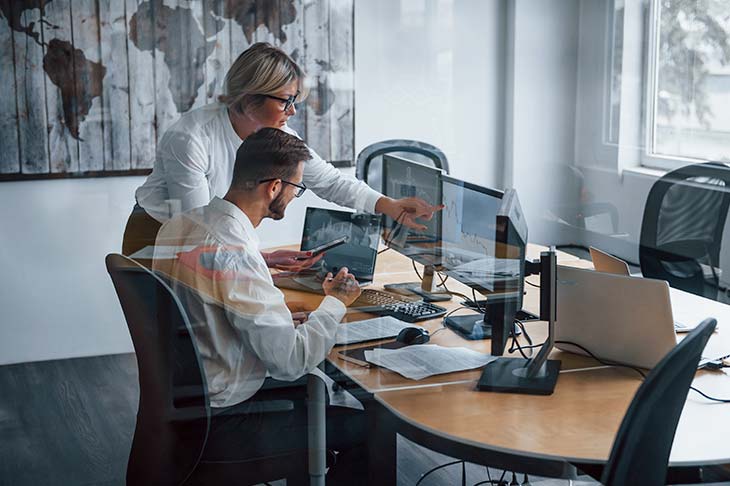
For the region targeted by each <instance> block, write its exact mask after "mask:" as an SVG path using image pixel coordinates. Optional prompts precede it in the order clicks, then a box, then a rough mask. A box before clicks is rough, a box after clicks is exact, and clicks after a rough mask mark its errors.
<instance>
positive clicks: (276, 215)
mask: <svg viewBox="0 0 730 486" xmlns="http://www.w3.org/2000/svg"><path fill="white" fill-rule="evenodd" d="M282 196H283V191H282V192H281V193H279V194H278V195H277V196H276V197H275V198H274V200H273V201H271V203H270V204H269V217H270V218H271V219H274V220H277V221H278V220H280V219H282V218H283V217H284V212H285V211H286V203H285V202H284V198H283V197H282Z"/></svg>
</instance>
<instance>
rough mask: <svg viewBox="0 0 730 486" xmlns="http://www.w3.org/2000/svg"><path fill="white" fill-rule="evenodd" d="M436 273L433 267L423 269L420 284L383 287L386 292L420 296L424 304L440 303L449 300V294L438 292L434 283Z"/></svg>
mask: <svg viewBox="0 0 730 486" xmlns="http://www.w3.org/2000/svg"><path fill="white" fill-rule="evenodd" d="M435 274H436V271H435V269H434V267H433V265H425V266H424V267H423V280H421V281H420V282H405V283H397V284H387V285H385V289H386V290H392V291H395V292H399V291H405V292H410V293H413V294H417V295H420V296H421V297H423V300H425V301H426V302H441V301H446V300H451V294H449V293H448V292H447V291H446V290H440V289H439V288H438V286H437V284H436V282H435V278H434V276H435Z"/></svg>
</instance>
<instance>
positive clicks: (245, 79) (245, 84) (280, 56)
mask: <svg viewBox="0 0 730 486" xmlns="http://www.w3.org/2000/svg"><path fill="white" fill-rule="evenodd" d="M305 78H306V74H304V71H303V70H302V68H300V67H299V65H298V64H297V63H296V62H294V60H293V59H292V58H291V57H289V55H288V54H286V53H285V52H284V51H282V50H281V49H279V48H278V47H274V46H272V45H271V44H269V43H267V42H257V43H255V44H252V45H251V47H249V48H248V49H246V50H245V51H243V52H242V53H241V55H239V56H238V58H237V59H236V60H235V61H234V62H233V65H232V66H231V68H230V69H229V70H228V73H226V79H225V83H224V86H223V94H222V95H220V96H219V97H218V101H220V102H221V103H224V104H225V105H226V106H228V108H229V109H230V110H231V111H233V112H235V113H243V112H244V110H245V109H246V107H247V106H249V105H256V104H260V103H263V101H264V100H263V96H262V95H273V94H275V93H276V92H277V91H278V90H280V89H281V88H283V87H284V86H286V85H287V84H289V83H291V82H292V81H296V82H297V85H298V89H299V91H300V94H299V97H298V98H297V101H301V100H304V99H305V98H306V97H307V94H308V89H307V87H306V83H305V82H304V81H305Z"/></svg>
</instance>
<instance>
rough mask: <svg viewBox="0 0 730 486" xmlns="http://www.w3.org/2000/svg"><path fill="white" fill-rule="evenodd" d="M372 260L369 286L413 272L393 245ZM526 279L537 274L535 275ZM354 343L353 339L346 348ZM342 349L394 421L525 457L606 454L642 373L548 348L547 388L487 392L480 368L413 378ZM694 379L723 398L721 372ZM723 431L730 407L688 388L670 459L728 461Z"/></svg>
mask: <svg viewBox="0 0 730 486" xmlns="http://www.w3.org/2000/svg"><path fill="white" fill-rule="evenodd" d="M539 251H540V248H539V247H535V246H531V247H530V249H529V252H528V253H529V254H530V255H529V257H530V258H534V257H536V256H537V254H539ZM378 260H379V261H378V268H377V269H376V279H375V282H374V284H373V287H374V288H380V287H381V286H382V285H383V284H385V283H390V282H399V281H408V280H414V279H415V277H416V276H415V274H414V272H413V270H412V269H411V268H410V267H411V263H410V261H409V260H407V259H405V258H404V257H402V256H400V255H398V254H397V253H394V252H386V253H384V254H383V255H381V256H380V257H379V259H378ZM558 262H559V263H560V264H565V265H572V266H580V267H587V268H591V267H592V266H591V264H590V262H587V261H584V260H579V259H578V258H576V257H573V256H571V255H566V254H560V255H559V257H558ZM531 279H535V280H534V281H535V282H537V277H531ZM449 284H450V285H449V288H450V289H452V290H455V291H460V292H464V291H465V287H463V286H461V285H460V284H458V282H454V281H453V280H449ZM526 290H527V295H526V296H525V305H524V307H525V308H526V309H527V310H530V311H532V312H537V311H538V308H539V300H538V299H539V290H538V289H535V288H533V287H531V286H529V285H528V286H526ZM459 301H460V299H458V298H454V300H452V301H451V302H447V303H439V304H440V305H444V306H445V307H447V308H454V307H457V306H458V302H459ZM696 303H697V304H698V305H700V306H701V305H702V304H703V303H704V304H706V306H707V307H708V308H710V307H714V306H713V305H712V304H714V302H705V299H702V298H699V297H698V298H697V299H696ZM728 310H730V307H728ZM696 311H698V312H699V311H700V309H696ZM700 313H701V312H700ZM729 314H730V313H726V315H729ZM358 317H359V318H362V316H358V315H356V314H352V315H348V316H347V319H348V320H354V319H356V318H358ZM422 324H423V325H424V327H427V328H428V329H429V330H430V331H431V332H432V333H433V331H435V330H436V329H438V328H440V327H441V319H440V318H439V319H434V320H432V321H427V322H425V323H422ZM718 324H719V326H718V327H719V331H718V332H717V333H715V334H714V335H713V337H712V338H711V343H712V345H713V346H714V347H719V348H722V349H730V320H728V319H726V318H720V319H718ZM527 329H528V332H529V334H530V336H531V337H532V338H533V341H534V342H536V343H539V342H542V341H543V340H544V339H545V337H546V332H547V325H546V323H545V322H531V323H527ZM431 343H434V344H440V345H443V346H463V347H468V348H470V349H474V350H476V351H480V352H484V353H488V352H489V350H490V342H489V341H488V340H483V341H468V340H465V339H462V338H461V337H459V336H458V335H456V334H455V333H453V332H452V331H450V330H448V329H447V330H443V331H440V332H439V333H438V334H436V335H435V336H434V337H433V338H432V340H431ZM523 344H525V343H524V341H523ZM353 347H357V346H350V348H353ZM343 348H345V347H344V346H342V347H337V348H335V349H334V350H333V351H332V352H331V353H330V355H329V358H328V359H329V361H330V362H331V363H332V364H333V365H334V366H336V367H337V368H338V369H340V370H341V371H343V372H344V373H345V374H347V375H348V376H349V377H350V378H352V379H353V381H355V382H356V383H358V384H359V385H360V386H361V387H363V388H364V389H365V390H367V391H369V392H371V393H374V394H375V397H376V399H377V400H378V401H379V402H380V403H382V404H383V405H384V406H385V407H386V408H387V409H388V410H389V411H390V412H391V413H393V414H394V415H396V416H397V417H399V418H400V419H402V420H404V421H406V422H408V423H409V424H411V425H413V426H415V427H418V428H420V429H423V430H426V431H427V432H429V433H431V434H434V435H437V436H440V437H445V438H449V439H451V440H455V441H459V442H463V443H466V444H472V445H474V446H476V447H482V448H486V449H490V450H497V451H503V452H510V453H514V454H517V455H525V456H529V457H533V458H540V457H545V458H553V459H557V458H562V459H567V460H569V461H571V462H583V463H603V462H605V461H606V459H607V458H608V455H609V452H610V449H611V446H612V444H613V439H614V436H615V434H616V432H617V431H618V427H619V425H620V423H621V420H622V419H623V416H624V414H625V413H626V410H627V408H628V405H629V403H630V402H631V400H632V398H633V396H634V393H635V392H636V390H637V388H638V387H639V385H640V383H641V381H640V377H639V376H638V375H637V374H636V373H635V372H633V371H631V370H627V369H621V368H605V367H601V368H597V369H596V368H595V367H596V366H598V363H596V362H595V361H593V360H592V359H590V358H587V357H583V356H577V355H573V354H570V353H564V352H561V351H559V350H554V351H553V354H552V355H551V358H553V359H560V360H561V361H562V370H563V371H562V372H561V374H560V377H559V379H558V383H557V386H556V388H555V393H554V394H553V395H551V396H546V397H545V396H530V395H515V394H502V393H487V392H480V391H476V390H475V384H476V382H477V380H478V379H479V376H480V375H481V370H473V371H465V372H457V373H449V374H445V375H439V376H434V377H431V378H428V379H425V380H420V381H413V380H408V379H405V378H403V377H401V376H400V375H398V374H396V373H394V372H391V371H389V370H386V369H382V368H377V367H373V368H363V367H361V366H357V365H354V364H352V363H350V362H347V361H344V360H342V359H340V358H339V357H338V355H337V351H338V350H340V349H343ZM584 368H593V369H588V370H585V369H584ZM581 369H584V370H581ZM694 385H695V386H697V387H698V388H700V389H701V390H703V391H704V392H705V393H708V394H710V395H713V396H718V397H730V377H728V376H726V374H725V373H718V372H699V373H698V376H697V378H696V379H695V382H694ZM728 437H730V405H726V404H719V403H713V402H710V401H708V400H706V399H704V398H702V397H701V396H699V395H698V394H696V393H694V392H690V395H689V397H688V399H687V404H686V406H685V409H684V412H683V414H682V418H681V420H680V423H679V427H678V429H677V435H676V439H675V443H674V448H673V450H672V455H671V458H670V461H671V464H672V465H673V466H681V465H688V466H689V465H706V464H718V463H728V462H730V441H729V440H728Z"/></svg>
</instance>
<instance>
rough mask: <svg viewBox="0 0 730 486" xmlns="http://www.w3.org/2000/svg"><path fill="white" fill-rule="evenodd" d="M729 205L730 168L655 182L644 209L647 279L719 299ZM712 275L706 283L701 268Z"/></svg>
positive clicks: (714, 166) (692, 170) (697, 170)
mask: <svg viewBox="0 0 730 486" xmlns="http://www.w3.org/2000/svg"><path fill="white" fill-rule="evenodd" d="M728 206H730V168H728V167H727V166H726V165H724V164H721V163H719V162H707V163H702V164H692V165H688V166H685V167H682V168H679V169H677V170H674V171H672V172H669V173H667V174H665V175H664V176H663V177H661V178H660V179H659V180H658V181H656V182H655V183H654V185H653V186H652V188H651V190H650V191H649V196H648V197H647V201H646V206H645V208H644V218H643V221H642V224H641V238H640V246H639V262H640V264H641V271H642V273H643V274H644V276H645V277H651V278H658V279H662V280H667V281H668V282H669V284H670V285H671V286H672V287H676V288H679V289H682V290H686V291H687V292H692V293H694V294H697V295H702V296H705V297H708V298H711V299H715V300H717V289H718V284H719V279H718V274H717V269H718V268H719V266H720V247H721V243H722V233H723V229H724V228H725V219H726V217H727V212H728ZM700 264H704V265H706V266H707V267H709V268H710V269H711V271H712V274H713V275H712V277H711V278H709V280H706V278H705V276H704V272H703V269H702V266H701V265H700Z"/></svg>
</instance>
